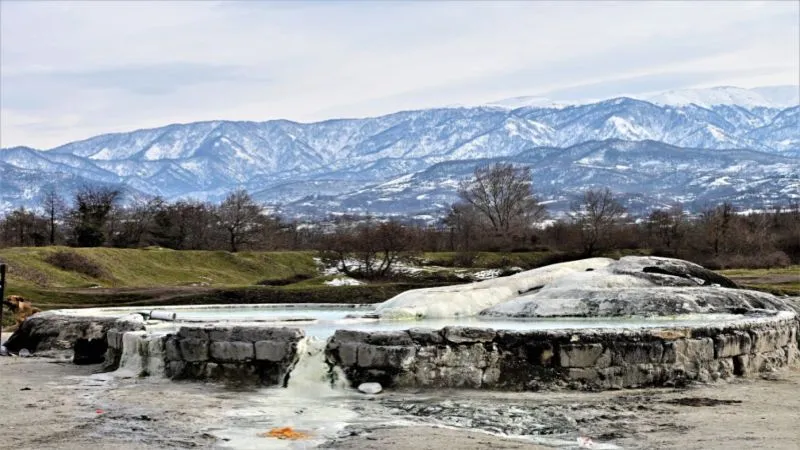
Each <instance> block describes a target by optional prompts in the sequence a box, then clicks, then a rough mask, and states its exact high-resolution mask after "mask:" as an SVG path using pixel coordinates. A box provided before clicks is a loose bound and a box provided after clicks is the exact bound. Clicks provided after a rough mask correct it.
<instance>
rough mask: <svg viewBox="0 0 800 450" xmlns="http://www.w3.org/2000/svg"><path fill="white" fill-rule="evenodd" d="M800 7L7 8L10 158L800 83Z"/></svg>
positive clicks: (3, 67) (3, 23) (0, 70)
mask: <svg viewBox="0 0 800 450" xmlns="http://www.w3.org/2000/svg"><path fill="white" fill-rule="evenodd" d="M799 21H800V7H799V6H798V2H797V1H762V2H744V1H734V2H730V3H727V2H722V1H707V2H694V3H691V4H690V3H678V2H673V1H669V2H664V3H657V2H654V1H645V2H632V1H622V2H612V3H598V2H589V1H581V2H575V3H565V2H558V3H548V2H542V1H519V2H512V3H505V4H503V3H497V2H488V1H487V2H478V1H471V2H464V3H459V2H455V1H442V2H433V1H425V2H404V3H401V2H397V3H391V2H388V1H371V2H366V1H361V2H343V3H332V2H324V3H323V2H317V3H297V2H286V3H281V2H255V1H247V2H242V3H235V2H232V1H223V2H213V1H202V2H190V1H179V2H173V3H168V2H136V3H124V2H120V1H107V2H100V1H97V2H86V3H79V2H67V1H59V2H53V3H47V2H30V1H7V0H2V1H0V33H2V35H1V36H0V51H1V52H2V53H1V54H0V57H1V58H2V59H1V60H0V83H1V84H0V146H3V147H9V146H15V145H28V146H32V147H37V148H50V147H53V146H56V145H60V144H63V143H66V142H68V141H72V140H77V139H83V138H87V137H90V136H93V135H97V134H101V133H106V132H114V131H129V130H133V129H137V128H145V127H157V126H162V125H166V124H169V123H175V122H192V121H198V120H210V119H230V120H268V119H274V118H287V119H292V120H298V121H315V120H322V119H327V118H335V117H345V116H347V117H361V116H371V115H378V114H383V113H389V112H394V111H397V110H402V109H414V108H424V107H431V106H443V105H451V104H474V103H481V102H488V101H492V100H498V99H502V98H508V97H515V96H523V95H537V96H546V97H551V98H555V99H557V100H576V99H597V98H608V97H613V96H619V95H626V94H627V95H633V94H641V93H643V92H652V91H662V90H667V89H679V88H687V87H708V86H716V85H736V86H742V87H756V86H766V85H781V84H782V85H786V84H796V83H798V78H800V60H799V59H800V56H799V55H800V42H799V41H800V28H798V27H799V25H798V22H799Z"/></svg>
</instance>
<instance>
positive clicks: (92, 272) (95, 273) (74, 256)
mask: <svg viewBox="0 0 800 450" xmlns="http://www.w3.org/2000/svg"><path fill="white" fill-rule="evenodd" d="M44 260H45V262H47V263H48V264H50V265H52V266H55V267H58V268H59V269H61V270H67V271H69V272H76V273H79V274H82V275H86V276H89V277H92V278H104V277H107V276H108V272H106V270H105V269H103V267H101V266H100V265H98V264H97V263H96V262H94V261H92V260H91V259H89V258H87V257H85V256H83V255H81V254H79V253H76V252H72V251H69V250H59V251H57V252H55V253H51V254H49V255H47V257H45V259H44Z"/></svg>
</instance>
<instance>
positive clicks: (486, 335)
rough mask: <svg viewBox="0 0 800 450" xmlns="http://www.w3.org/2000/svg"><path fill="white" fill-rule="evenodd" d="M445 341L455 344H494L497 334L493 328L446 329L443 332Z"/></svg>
mask: <svg viewBox="0 0 800 450" xmlns="http://www.w3.org/2000/svg"><path fill="white" fill-rule="evenodd" d="M442 334H443V335H444V338H445V340H447V341H448V342H452V343H454V344H464V343H473V342H492V341H493V340H494V338H495V336H497V333H496V332H495V331H494V330H493V329H491V328H469V327H445V328H444V329H443V330H442Z"/></svg>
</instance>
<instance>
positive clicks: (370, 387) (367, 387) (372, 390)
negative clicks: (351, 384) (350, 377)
mask: <svg viewBox="0 0 800 450" xmlns="http://www.w3.org/2000/svg"><path fill="white" fill-rule="evenodd" d="M358 390H359V391H360V392H363V393H364V394H370V395H375V394H380V393H381V391H383V387H382V386H381V384H380V383H361V384H359V385H358Z"/></svg>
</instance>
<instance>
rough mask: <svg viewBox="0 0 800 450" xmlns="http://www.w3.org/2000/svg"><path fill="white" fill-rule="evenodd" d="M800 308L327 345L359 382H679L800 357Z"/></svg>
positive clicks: (339, 336)
mask: <svg viewBox="0 0 800 450" xmlns="http://www.w3.org/2000/svg"><path fill="white" fill-rule="evenodd" d="M797 334H798V323H797V321H796V316H795V315H794V313H789V312H781V313H774V314H766V315H763V316H758V317H749V318H745V319H742V320H738V321H734V322H730V323H725V324H721V325H718V326H708V327H697V328H677V329H640V330H626V329H611V330H609V329H603V330H580V331H578V330H560V331H494V330H489V329H483V328H481V329H476V328H462V327H446V328H444V329H442V330H408V331H396V332H390V333H386V332H382V333H369V332H359V331H344V330H340V331H337V332H336V333H335V334H334V336H333V338H332V339H331V341H330V342H329V344H328V347H327V349H326V352H327V357H328V360H329V361H330V362H331V364H334V365H337V366H340V367H341V368H342V370H343V371H344V373H345V374H346V375H347V376H348V379H349V380H350V382H351V383H352V384H353V385H354V386H358V385H359V384H361V383H367V382H377V383H380V384H381V385H382V386H389V387H391V386H396V387H398V386H399V387H432V388H433V387H446V388H479V389H506V390H537V389H541V388H550V387H567V388H575V389H620V388H632V387H641V386H675V385H679V384H683V383H686V382H690V381H710V380H717V379H726V378H730V377H733V376H749V375H753V374H757V373H762V372H766V371H770V370H772V369H777V368H781V367H784V366H787V365H788V364H790V363H791V362H792V361H794V360H795V359H796V358H797V353H798V351H797V345H798V342H797V339H798V338H797Z"/></svg>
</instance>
